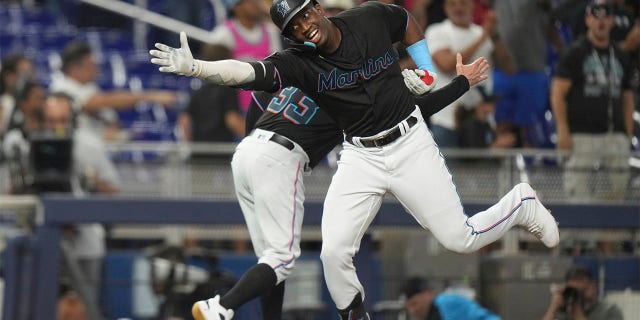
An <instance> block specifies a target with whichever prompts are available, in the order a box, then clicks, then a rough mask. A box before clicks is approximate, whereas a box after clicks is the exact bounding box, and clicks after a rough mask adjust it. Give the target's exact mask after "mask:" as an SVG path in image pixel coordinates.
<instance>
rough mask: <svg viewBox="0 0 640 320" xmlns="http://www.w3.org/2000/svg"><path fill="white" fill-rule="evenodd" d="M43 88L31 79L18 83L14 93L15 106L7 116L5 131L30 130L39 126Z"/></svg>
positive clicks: (43, 94)
mask: <svg viewBox="0 0 640 320" xmlns="http://www.w3.org/2000/svg"><path fill="white" fill-rule="evenodd" d="M44 97H45V90H44V88H43V87H42V86H41V85H39V84H37V83H35V82H32V81H27V82H26V83H22V84H20V85H18V88H17V89H16V95H15V104H16V108H13V111H12V112H11V115H10V116H9V117H8V118H9V119H8V120H9V123H8V126H7V132H11V130H13V129H19V130H21V131H22V132H24V133H26V132H31V131H33V130H37V129H39V128H40V108H41V107H42V103H43V102H44Z"/></svg>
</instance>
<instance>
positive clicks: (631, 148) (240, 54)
mask: <svg viewBox="0 0 640 320" xmlns="http://www.w3.org/2000/svg"><path fill="white" fill-rule="evenodd" d="M387 2H388V1H387ZM320 3H321V4H323V6H324V7H325V9H326V11H327V13H329V14H334V13H337V12H340V11H342V10H345V9H348V8H351V7H353V6H354V5H357V4H359V2H351V1H350V0H324V1H322V0H320ZM390 3H394V2H393V1H391V2H390ZM395 4H397V5H401V6H404V7H405V8H406V9H407V10H408V11H410V12H411V13H412V14H413V15H414V16H415V17H416V19H417V20H418V22H419V23H420V24H421V26H422V27H423V28H424V30H425V36H426V38H427V41H428V43H429V46H430V49H431V53H432V55H433V57H434V63H435V64H436V67H437V68H438V74H439V75H441V74H442V75H445V76H443V77H441V78H440V79H441V81H443V84H446V82H444V81H445V80H442V79H446V74H447V73H448V72H452V71H451V69H450V67H448V66H447V63H446V55H447V54H450V53H455V52H456V51H460V52H466V53H467V55H466V56H465V57H464V58H465V61H467V60H468V61H471V60H470V59H471V58H473V57H474V56H475V55H484V56H490V57H492V59H493V60H492V62H493V63H492V66H494V70H491V73H492V77H491V80H489V81H487V83H485V84H484V85H483V86H481V87H478V88H474V89H472V90H470V92H469V94H468V95H465V97H466V98H464V97H463V99H460V100H458V101H457V102H456V103H454V105H452V106H449V107H448V108H447V109H445V110H448V111H447V112H444V111H443V112H442V113H441V114H439V115H436V116H434V118H432V119H430V122H431V123H430V128H431V129H432V131H433V134H434V137H435V138H436V141H437V142H438V144H439V145H440V146H441V147H442V151H443V153H444V155H445V156H446V158H447V161H448V162H447V164H448V166H449V169H450V171H451V172H452V174H453V176H454V180H455V183H456V185H457V188H458V191H459V193H460V196H461V198H462V200H463V202H464V204H465V210H466V212H467V214H469V215H472V214H473V213H474V212H477V211H480V210H484V209H485V208H487V207H488V206H490V205H491V204H492V203H494V202H495V201H496V200H497V199H498V198H500V196H501V195H503V194H505V193H506V192H507V191H508V190H510V189H511V188H512V186H513V185H514V184H516V183H518V182H521V181H524V182H529V183H531V184H532V186H533V187H534V188H535V189H536V190H537V192H538V194H539V195H540V197H541V198H542V200H543V202H544V203H545V204H546V205H547V206H548V207H549V208H550V209H551V210H552V213H553V214H554V215H555V216H556V217H557V219H558V221H559V223H560V230H561V231H560V232H561V233H560V236H561V244H560V246H559V247H558V248H555V249H553V250H548V249H546V248H544V247H543V246H542V245H541V244H540V243H539V242H538V241H537V239H535V238H534V237H532V236H531V235H530V234H529V233H528V232H526V231H521V230H512V231H510V232H509V234H508V235H507V236H506V237H505V238H504V239H502V240H501V241H499V242H497V243H495V244H492V245H490V246H488V247H486V248H483V249H482V250H480V251H479V252H476V253H472V254H468V255H459V254H454V253H451V252H448V251H447V250H446V249H444V248H443V247H442V246H441V245H440V244H439V243H438V242H437V241H436V240H435V238H433V237H432V236H431V234H430V233H429V231H425V230H423V229H421V228H420V227H419V226H418V224H417V223H416V222H415V221H414V220H413V219H412V218H411V217H410V216H409V215H408V214H406V212H405V211H404V210H403V208H402V206H401V205H400V204H399V203H398V202H397V200H396V199H395V198H393V196H391V195H388V196H387V198H386V199H385V202H384V204H383V206H382V209H381V211H380V213H379V215H378V217H377V218H376V220H375V221H374V223H373V225H372V227H371V228H370V230H369V231H368V233H367V234H366V236H365V238H364V239H363V243H362V247H361V250H360V252H359V253H358V255H357V257H356V260H357V261H356V267H357V268H358V273H359V275H360V278H361V280H362V282H363V283H364V285H365V287H366V292H367V296H366V305H367V307H368V308H369V309H370V310H369V313H370V315H371V317H372V319H412V315H411V313H409V314H407V309H406V306H407V305H408V303H407V301H409V300H408V299H409V298H411V295H410V294H409V293H408V292H407V291H406V286H407V284H408V283H412V282H411V281H414V280H412V279H416V277H419V278H420V279H421V280H420V281H423V282H419V283H428V286H427V285H424V284H422V285H417V287H419V289H420V290H426V289H429V290H432V291H433V292H435V293H437V294H454V295H459V296H463V297H466V298H468V299H469V300H471V301H475V302H476V303H477V304H478V305H481V306H483V307H484V308H486V309H487V310H490V311H491V312H493V313H495V314H496V315H498V316H500V317H501V318H502V319H542V318H543V317H544V316H545V313H546V312H547V310H548V308H549V305H550V301H551V292H552V291H553V290H554V288H557V287H559V286H560V287H561V286H563V285H564V283H565V281H566V279H565V272H566V271H567V270H569V268H570V267H572V266H584V267H585V268H587V269H588V270H589V271H590V272H591V273H592V274H593V275H594V284H595V285H596V287H597V299H598V301H602V302H603V303H605V302H606V303H610V304H614V305H616V306H617V308H619V310H620V312H621V313H622V314H623V315H624V318H625V319H636V318H637V316H638V314H640V151H639V150H640V144H639V141H638V139H639V138H640V113H639V110H640V106H639V103H638V79H639V73H638V66H639V61H640V54H639V48H640V22H639V19H640V18H639V6H640V2H639V1H634V0H628V1H624V0H618V1H602V3H600V2H597V3H596V2H591V1H586V0H585V1H581V0H517V1H516V0H500V1H483V0H405V1H402V0H399V1H396V2H395ZM603 4H604V5H603ZM269 5H270V1H269V0H264V1H262V0H182V1H180V0H126V1H119V0H49V1H47V0H40V1H37V0H33V1H7V0H4V1H3V0H0V58H1V65H0V68H1V69H0V110H2V112H1V113H0V136H1V137H2V138H1V140H2V141H1V142H2V148H1V154H0V176H1V177H2V178H1V179H0V192H1V193H2V196H1V197H0V252H1V255H0V275H1V277H0V314H1V315H2V319H4V320H23V319H24V320H26V319H43V320H44V319H48V320H51V319H57V320H64V319H145V320H151V319H191V316H190V308H191V304H192V303H193V302H195V301H197V300H201V299H205V298H208V297H212V296H213V295H214V294H216V293H220V292H224V290H227V289H229V288H230V287H231V286H232V285H233V284H234V283H235V281H236V280H237V279H238V278H239V277H240V276H241V275H242V273H243V272H244V271H245V270H247V269H248V268H249V267H251V266H252V265H253V264H254V263H255V262H256V258H255V256H254V254H253V251H252V248H251V243H250V240H249V235H248V232H247V230H246V227H245V226H244V220H243V218H242V214H241V211H240V207H239V206H238V204H237V202H236V201H235V192H234V189H233V179H232V175H231V170H230V159H231V155H232V153H233V152H234V148H235V145H236V144H237V143H238V142H239V141H240V140H241V139H242V137H243V136H244V134H245V132H244V113H245V111H246V107H247V104H248V100H247V93H246V92H243V91H236V90H234V89H227V88H222V87H218V86H214V85H211V84H206V83H203V82H202V81H201V80H199V79H195V78H188V77H181V76H176V75H173V74H164V73H160V72H159V71H158V70H157V68H156V67H155V66H154V65H152V64H151V63H150V62H149V59H150V56H149V54H148V51H149V50H150V49H151V48H153V45H154V43H156V42H162V43H166V44H169V45H172V46H178V45H179V43H178V32H179V31H183V30H184V31H186V32H187V34H188V35H189V36H190V46H191V50H192V52H193V54H194V56H195V57H196V58H200V59H205V60H218V59H227V58H234V59H240V60H246V61H249V60H258V59H261V58H264V57H266V56H268V55H269V54H271V53H272V52H275V51H277V50H280V49H282V48H283V47H286V45H285V44H284V43H283V41H281V40H282V39H280V35H279V31H278V30H277V28H276V27H275V26H273V25H272V24H271V22H270V19H269V17H268V11H267V9H268V8H269ZM597 5H603V7H602V8H604V9H602V10H604V11H599V10H600V9H599V8H601V7H600V6H597ZM593 8H596V9H593ZM592 9H593V10H592ZM589 17H591V18H593V19H598V20H597V21H604V20H605V19H608V17H610V18H612V20H611V21H612V25H611V26H610V29H608V28H605V29H602V28H604V27H600V26H599V25H598V23H599V22H597V21H596V20H594V21H596V22H593V24H591V22H590V21H591V20H589V19H590V18H589ZM451 25H453V26H458V27H460V26H463V27H461V28H460V30H458V29H455V27H451ZM470 26H473V28H475V29H473V28H470ZM595 29H598V30H601V29H602V30H605V31H606V33H607V34H608V36H607V38H608V39H609V37H610V41H611V43H612V44H613V45H616V46H618V47H619V48H620V49H619V50H620V52H621V53H620V54H621V55H624V58H619V59H620V60H619V61H622V62H621V64H620V66H619V67H624V77H623V76H622V75H621V74H620V73H616V71H611V72H610V73H609V75H612V77H608V76H607V77H605V78H604V80H603V81H604V82H603V83H602V85H604V86H605V87H607V88H609V87H610V85H611V83H615V84H617V85H619V86H620V87H621V88H622V89H621V90H622V91H623V92H629V93H630V96H632V97H633V99H632V100H631V103H632V104H631V106H632V109H633V110H632V112H628V113H622V114H621V115H620V118H616V117H617V116H613V118H610V119H609V122H610V123H611V121H613V120H611V119H614V118H615V119H617V120H615V121H622V122H623V123H625V126H628V124H631V126H630V127H625V131H624V132H623V133H622V135H623V138H622V142H621V144H615V145H614V144H612V143H610V142H609V140H606V139H607V138H606V137H608V136H611V135H614V134H615V129H611V128H612V126H609V127H610V128H609V131H607V130H606V129H605V130H604V132H600V131H598V129H597V128H595V127H597V126H598V124H597V123H598V121H597V120H599V119H600V118H603V117H602V116H600V114H601V113H599V111H598V110H600V109H602V110H605V111H606V108H605V107H606V106H604V107H602V108H600V106H598V105H590V103H593V102H591V101H583V102H582V105H585V109H584V110H580V109H577V110H578V111H577V112H576V108H575V107H571V105H570V106H569V108H568V109H567V110H568V111H567V113H568V115H567V114H565V116H567V117H568V118H569V124H570V125H569V127H572V126H573V124H574V123H575V122H573V121H574V120H572V119H574V118H578V119H579V120H577V121H578V122H580V121H582V122H580V123H583V124H584V123H587V124H591V125H593V126H594V127H588V128H587V129H586V131H587V132H590V133H592V131H593V132H597V134H596V135H595V136H597V137H595V138H593V139H595V140H593V141H594V142H589V143H591V147H590V148H589V149H588V150H586V151H585V150H582V149H580V150H579V148H578V141H579V140H577V138H575V136H573V137H574V140H573V146H574V148H573V149H572V148H567V147H566V145H565V144H564V143H563V141H565V140H563V139H566V138H567V136H566V132H562V130H558V128H564V129H566V128H567V125H566V122H558V121H559V120H558V117H556V115H557V112H558V111H557V110H559V109H558V108H557V106H554V102H553V101H554V99H553V94H554V92H555V93H558V89H557V88H558V87H556V84H557V83H558V82H556V81H557V80H558V79H559V78H560V79H573V78H572V76H573V75H572V74H571V73H570V72H569V71H571V70H574V69H572V68H571V67H570V64H569V62H567V61H570V59H564V60H563V57H564V54H565V52H567V51H569V50H571V48H573V47H575V46H576V45H575V44H576V43H579V42H578V41H580V39H584V38H585V36H586V35H587V34H589V32H590V31H589V30H595ZM470 30H471V31H470ZM447 32H452V33H451V34H450V35H447ZM467 32H468V33H467ZM442 38H448V39H454V41H456V42H453V44H447V43H446V41H443V39H442ZM476 41H477V43H476ZM485 42H486V43H485ZM464 44H467V45H468V46H465V45H464ZM465 50H467V51H465ZM616 50H618V49H616ZM398 51H399V58H400V59H401V63H402V65H403V66H404V67H411V66H412V62H411V61H408V60H407V59H406V54H404V52H403V48H402V47H398ZM594 52H595V51H594ZM607 52H608V51H607ZM598 54H599V53H598ZM605 54H606V52H605ZM563 61H564V63H565V64H563ZM611 61H613V60H611ZM605 62H606V59H605ZM558 64H560V66H558ZM576 65H577V64H576ZM605 65H606V63H605ZM610 65H614V63H611V64H610ZM568 66H569V67H568ZM556 70H558V74H556ZM567 70H569V71H567ZM608 70H613V69H612V68H609V69H608ZM620 70H622V69H620ZM453 72H454V71H453ZM594 72H595V71H594ZM602 72H604V70H603V71H602ZM589 76H592V77H596V78H597V77H598V74H597V73H594V74H591V75H590V74H585V75H584V76H580V77H578V78H576V79H582V80H575V79H574V80H573V81H574V82H573V84H577V83H579V82H578V81H590V80H588V79H591V78H589ZM605 76H606V75H605ZM616 76H620V79H617V78H616ZM584 79H587V80H584ZM597 79H599V78H597ZM598 81H599V80H598ZM612 90H613V89H612ZM609 94H610V92H609ZM560 98H564V96H562V95H561V96H560ZM569 100H570V98H569ZM555 101H558V100H555ZM609 101H611V99H609ZM568 103H569V104H571V101H569V102H568ZM625 103H626V102H625ZM605 105H606V103H605ZM572 113H578V114H580V116H574V115H572ZM614 113H615V111H614ZM603 114H605V115H606V112H605V113H603ZM604 118H606V116H605V117H604ZM623 118H624V119H623ZM620 119H622V120H620ZM563 121H566V119H565V120H563ZM594 123H596V124H594ZM605 125H606V121H605ZM573 128H575V126H574V127H573ZM594 128H595V129H594ZM590 130H592V131H590ZM612 130H613V131H612ZM574 133H575V132H571V134H574ZM578 133H579V132H578ZM563 134H564V136H563ZM600 135H602V138H603V139H604V140H598V139H600ZM559 139H560V143H559ZM339 150H340V147H339V146H336V149H335V150H334V151H333V152H332V153H331V154H329V155H328V156H327V158H326V159H325V160H324V162H323V163H322V164H321V165H319V166H318V167H316V168H315V169H314V171H313V172H312V173H311V175H310V176H309V177H307V178H306V198H307V203H306V217H305V222H304V230H303V238H302V249H303V255H302V256H301V258H300V260H299V262H297V263H296V269H295V271H294V273H293V274H292V276H291V278H290V279H289V280H287V286H286V294H285V305H284V309H285V316H286V319H329V318H336V317H337V313H336V312H335V306H334V305H333V302H332V301H331V299H330V297H329V294H328V292H327V290H326V287H325V285H324V281H323V279H322V276H323V274H322V265H321V263H320V260H319V256H318V255H319V251H320V245H321V240H322V239H321V235H320V219H321V213H322V201H323V199H324V195H325V193H326V190H327V187H328V186H329V183H330V181H331V177H332V174H333V172H334V170H335V167H336V159H337V157H338V152H339ZM567 280H568V279H567ZM415 281H417V280H415ZM424 281H426V282H424ZM416 283H417V282H416ZM414 284H415V283H414ZM420 290H418V291H416V292H419V291H420ZM413 293H415V292H413ZM236 314H237V315H236V317H235V318H237V319H261V316H260V307H259V303H257V302H252V303H250V304H248V305H246V306H243V307H242V308H241V309H239V310H238V311H237V312H236ZM420 319H424V316H422V317H421V318H420ZM589 319H596V318H591V317H590V318H589ZM597 319H599V318H597ZM603 319H604V318H603Z"/></svg>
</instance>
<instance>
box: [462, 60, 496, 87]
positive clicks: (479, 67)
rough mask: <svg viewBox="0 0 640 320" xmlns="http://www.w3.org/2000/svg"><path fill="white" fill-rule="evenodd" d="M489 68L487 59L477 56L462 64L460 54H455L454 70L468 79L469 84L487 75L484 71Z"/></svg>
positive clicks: (479, 80)
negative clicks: (468, 62) (472, 60)
mask: <svg viewBox="0 0 640 320" xmlns="http://www.w3.org/2000/svg"><path fill="white" fill-rule="evenodd" d="M487 70H489V61H487V59H485V58H482V57H480V58H478V59H476V60H475V61H474V62H472V63H470V64H462V55H461V54H460V53H458V54H456V72H457V73H458V75H463V76H465V77H466V78H467V80H469V86H470V87H471V86H473V85H476V84H478V83H480V82H482V81H484V80H486V79H487V77H489V76H488V75H487V74H485V72H486V71H487Z"/></svg>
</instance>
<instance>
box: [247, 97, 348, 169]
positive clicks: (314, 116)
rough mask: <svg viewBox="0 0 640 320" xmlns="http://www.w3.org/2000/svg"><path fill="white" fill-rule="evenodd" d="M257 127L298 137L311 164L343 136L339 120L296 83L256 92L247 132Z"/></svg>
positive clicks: (251, 106)
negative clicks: (292, 85)
mask: <svg viewBox="0 0 640 320" xmlns="http://www.w3.org/2000/svg"><path fill="white" fill-rule="evenodd" d="M254 128H259V129H263V130H269V131H273V132H275V133H277V134H280V135H283V136H285V137H287V138H289V139H291V140H292V141H295V142H296V143H297V144H299V145H300V146H301V147H302V149H304V151H305V152H306V153H307V155H308V156H309V166H310V167H312V168H313V167H315V166H316V165H317V164H318V162H320V160H322V158H323V157H324V156H325V155H326V154H327V153H328V152H329V151H331V150H332V149H333V148H334V147H335V146H336V145H337V144H339V143H340V142H341V141H342V140H343V135H342V131H341V130H340V129H339V128H338V126H337V125H336V123H335V122H334V121H333V120H332V119H331V118H329V116H328V115H327V114H326V113H324V112H323V111H322V110H320V108H319V107H318V105H316V103H315V102H314V101H313V100H311V99H310V98H309V97H307V96H306V95H305V94H304V93H303V92H302V91H301V90H300V89H298V88H294V87H287V88H284V89H282V90H280V91H279V92H277V93H275V94H271V93H267V92H253V99H252V101H251V104H249V110H248V111H247V132H251V130H252V129H254Z"/></svg>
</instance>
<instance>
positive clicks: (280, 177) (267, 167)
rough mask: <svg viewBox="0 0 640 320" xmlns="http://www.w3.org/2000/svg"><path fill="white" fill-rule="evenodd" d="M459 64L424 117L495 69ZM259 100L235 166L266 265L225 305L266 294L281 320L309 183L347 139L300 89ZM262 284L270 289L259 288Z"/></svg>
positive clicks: (268, 312) (425, 104) (429, 98)
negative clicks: (305, 114) (307, 114)
mask: <svg viewBox="0 0 640 320" xmlns="http://www.w3.org/2000/svg"><path fill="white" fill-rule="evenodd" d="M458 63H459V64H458V74H459V76H458V77H456V78H454V79H453V81H452V82H451V83H450V84H449V85H447V86H445V87H443V88H442V89H440V90H437V91H434V92H433V93H430V94H427V95H424V96H421V97H419V98H418V99H417V104H418V105H419V106H420V108H421V111H422V114H423V116H425V117H428V116H430V115H432V114H434V113H436V112H438V111H440V110H441V109H442V108H443V107H445V106H446V105H448V104H449V103H450V102H451V101H453V100H455V99H456V98H458V97H460V96H461V95H462V94H463V93H465V92H466V91H467V90H468V89H469V86H470V85H474V84H476V83H478V82H480V81H482V80H484V78H485V77H486V76H485V75H484V72H485V71H486V69H487V68H488V66H486V64H483V61H482V60H476V61H475V62H474V63H473V64H470V65H462V63H461V62H460V61H459V62H458ZM482 66H485V67H484V68H483V67H482ZM405 81H406V82H407V86H409V87H410V88H411V87H414V86H412V85H411V84H412V83H418V82H421V81H422V80H420V78H418V76H417V75H416V74H415V73H414V72H411V73H407V74H406V76H405ZM253 95H254V99H253V101H252V103H251V104H250V105H249V110H248V113H247V132H251V134H250V135H249V136H247V137H246V138H245V139H244V140H243V141H242V142H241V143H240V145H238V147H237V149H236V152H235V154H234V157H233V161H232V163H231V165H232V169H233V174H234V181H235V187H236V194H237V198H238V199H239V201H240V206H241V208H242V212H243V214H244V216H245V220H246V222H247V226H248V229H249V232H250V234H251V239H252V241H253V247H254V251H255V253H256V255H257V256H258V257H259V261H258V264H257V265H256V266H255V267H253V268H252V269H250V270H249V271H247V272H246V273H245V275H244V276H243V278H242V279H240V281H239V282H238V284H237V285H236V286H235V287H234V288H233V289H232V290H231V291H230V292H229V293H228V294H226V295H224V296H222V297H220V298H219V299H224V300H225V301H231V303H233V301H241V303H240V304H234V305H224V306H225V307H226V308H227V309H229V310H236V309H237V308H238V307H239V306H240V305H241V304H244V302H246V301H248V300H251V299H253V298H255V297H256V296H257V295H260V301H261V306H262V311H263V319H281V313H282V299H283V297H284V283H285V279H286V278H287V276H288V275H289V273H290V271H291V270H292V269H293V267H294V264H295V260H296V258H298V256H299V255H300V246H299V245H300V231H301V226H302V219H303V216H304V206H303V203H304V181H303V180H304V178H303V177H304V175H305V174H307V173H308V172H309V171H310V170H311V169H313V168H314V167H315V166H316V165H317V164H318V163H319V162H320V160H321V159H322V158H323V157H324V156H325V155H326V154H327V153H328V152H329V151H331V150H332V149H333V148H334V147H335V146H336V145H337V144H338V143H339V142H340V141H342V140H343V135H342V132H341V130H340V129H339V128H338V126H337V125H336V124H335V122H333V120H331V118H329V116H328V115H327V114H326V113H325V112H324V111H322V109H319V108H318V106H317V105H316V104H315V102H313V100H311V99H310V98H309V97H307V96H306V95H305V94H304V93H303V92H302V91H301V90H300V89H297V88H294V87H288V88H285V89H282V90H280V91H279V92H277V93H276V94H270V93H267V92H254V93H253ZM304 108H310V109H312V110H314V111H313V112H315V114H314V115H313V116H312V117H311V118H310V119H308V120H307V121H305V122H302V121H299V118H298V116H297V113H296V110H301V109H304ZM282 147H284V149H283V148H282ZM257 173H261V174H257ZM278 182H279V183H278ZM292 195H293V196H292ZM292 198H293V199H292ZM282 230H290V232H287V233H283V232H282ZM274 266H276V267H275V268H274ZM277 266H281V267H277ZM273 269H275V270H276V273H275V274H274V272H273ZM261 281H267V283H266V284H265V285H264V287H263V288H261V289H260V286H261V285H260V284H259V283H260V282H261ZM252 294H253V296H252ZM214 299H218V298H214ZM200 303H201V304H202V303H205V304H206V302H204V301H203V302H200ZM196 306H197V304H196ZM198 308H199V307H198ZM194 310H196V309H194ZM194 317H195V318H196V319H203V318H202V317H203V315H202V311H194ZM205 319H206V318H205Z"/></svg>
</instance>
